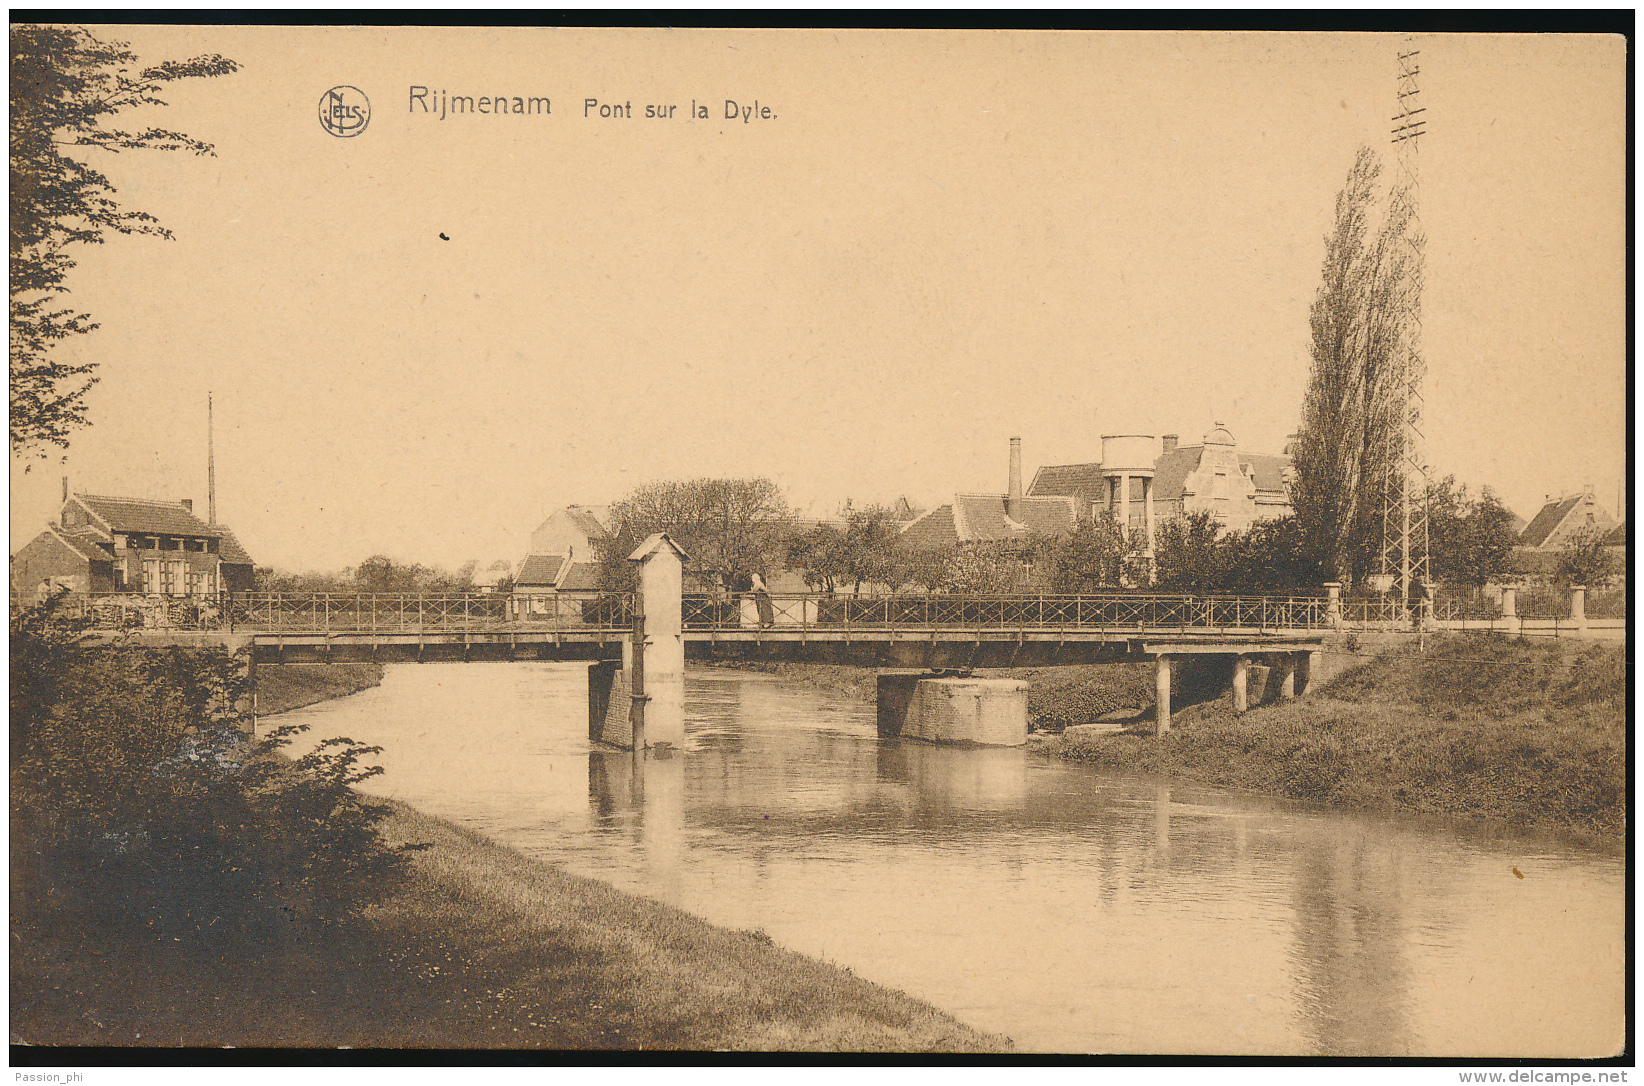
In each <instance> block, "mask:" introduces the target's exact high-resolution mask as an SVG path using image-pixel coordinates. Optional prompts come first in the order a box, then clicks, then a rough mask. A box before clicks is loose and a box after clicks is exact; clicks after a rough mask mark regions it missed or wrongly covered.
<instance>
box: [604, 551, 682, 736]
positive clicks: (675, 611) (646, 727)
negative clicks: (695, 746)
mask: <svg viewBox="0 0 1644 1086" xmlns="http://www.w3.org/2000/svg"><path fill="white" fill-rule="evenodd" d="M686 557H687V556H686V554H685V552H684V551H683V550H682V549H680V546H679V544H677V543H675V542H674V541H673V540H672V539H670V538H669V537H668V536H667V534H666V533H658V534H656V535H653V536H651V537H650V538H649V539H647V540H646V541H645V542H643V543H641V544H640V545H639V547H638V548H637V549H635V551H634V553H633V554H630V555H629V556H628V561H630V562H634V563H637V564H638V565H639V590H638V591H637V592H636V593H635V595H634V615H633V620H634V628H633V633H632V634H631V635H630V636H629V638H628V640H626V641H624V642H623V644H622V659H621V660H620V661H618V660H601V661H600V662H598V663H595V664H590V665H589V667H588V738H589V739H592V740H594V741H595V742H598V743H607V744H610V745H611V746H617V747H623V748H625V749H628V750H632V751H635V752H639V751H643V750H645V749H646V748H649V747H673V748H675V749H682V748H683V747H684V746H685V636H684V629H683V625H682V613H681V610H680V598H681V596H682V594H683V591H682V590H683V582H684V562H685V558H686Z"/></svg>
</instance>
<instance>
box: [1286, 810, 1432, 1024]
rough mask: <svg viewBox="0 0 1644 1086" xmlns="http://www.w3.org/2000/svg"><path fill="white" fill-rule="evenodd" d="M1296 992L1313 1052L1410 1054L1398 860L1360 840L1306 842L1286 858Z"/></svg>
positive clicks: (1391, 852)
mask: <svg viewBox="0 0 1644 1086" xmlns="http://www.w3.org/2000/svg"><path fill="white" fill-rule="evenodd" d="M1292 864H1293V868H1294V872H1295V874H1294V878H1293V881H1292V884H1291V885H1292V888H1293V891H1292V893H1293V898H1294V901H1295V909H1296V924H1295V935H1296V949H1295V951H1294V952H1293V957H1294V959H1295V961H1296V965H1297V992H1298V994H1299V996H1300V999H1301V1005H1302V1017H1303V1020H1304V1021H1305V1022H1306V1023H1307V1028H1308V1032H1309V1034H1310V1035H1311V1036H1312V1037H1313V1040H1314V1046H1313V1047H1314V1049H1315V1050H1316V1051H1319V1052H1330V1053H1335V1054H1339V1055H1343V1056H1376V1055H1408V1054H1410V1052H1411V1050H1412V1048H1413V1046H1414V1041H1415V1038H1414V1037H1413V1036H1412V1034H1411V1031H1410V1027H1409V1023H1408V1022H1406V1020H1405V1015H1404V1010H1403V1008H1404V1007H1405V1005H1406V1003H1407V1001H1408V1000H1407V996H1408V992H1407V973H1408V967H1407V965H1406V963H1405V960H1404V954H1403V936H1404V932H1403V924H1402V922H1401V921H1402V917H1403V915H1404V913H1405V911H1406V910H1405V908H1404V904H1405V903H1404V900H1403V895H1402V893H1401V892H1400V886H1399V879H1398V868H1399V857H1398V856H1397V854H1396V852H1393V851H1391V850H1385V849H1383V850H1373V849H1371V848H1370V847H1369V843H1368V842H1367V841H1366V840H1365V838H1364V837H1362V836H1356V837H1348V838H1346V839H1345V840H1337V841H1334V842H1325V841H1319V840H1316V839H1315V840H1304V841H1303V842H1301V845H1300V847H1299V848H1298V849H1297V850H1296V854H1295V858H1294V860H1293V861H1292Z"/></svg>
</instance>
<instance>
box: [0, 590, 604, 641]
mask: <svg viewBox="0 0 1644 1086" xmlns="http://www.w3.org/2000/svg"><path fill="white" fill-rule="evenodd" d="M32 602H35V601H32V600H22V599H18V598H13V600H12V606H13V607H14V608H16V607H18V606H20V605H26V604H28V603H32ZM59 606H60V608H61V611H60V613H61V614H63V615H65V616H66V617H69V618H88V619H89V620H90V625H91V627H92V628H93V629H99V630H129V631H139V630H155V631H169V630H229V631H238V632H247V633H261V632H271V633H292V634H298V633H382V634H393V633H419V632H462V631H468V632H474V633H480V632H487V631H495V632H505V631H509V630H542V629H573V628H574V629H579V630H593V631H614V630H623V631H626V630H627V629H628V628H629V626H630V625H631V623H632V621H633V619H632V615H631V606H630V604H629V602H628V597H627V596H606V597H601V598H600V599H596V600H579V599H566V598H562V597H558V596H523V595H520V596H507V595H481V594H471V595H445V596H423V595H412V594H403V595H395V594H370V593H361V594H326V593H318V594H312V593H304V594H299V593H279V592H252V593H236V594H224V595H221V596H144V595H140V594H137V593H113V594H106V595H91V596H88V595H86V594H84V593H72V594H68V595H65V596H64V597H63V599H62V602H61V604H60V605H59Z"/></svg>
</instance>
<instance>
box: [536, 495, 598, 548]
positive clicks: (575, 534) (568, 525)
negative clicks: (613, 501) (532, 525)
mask: <svg viewBox="0 0 1644 1086" xmlns="http://www.w3.org/2000/svg"><path fill="white" fill-rule="evenodd" d="M610 513H611V508H610V506H608V505H567V506H566V507H565V508H563V509H559V510H556V511H555V512H553V513H552V514H550V515H549V517H548V519H547V520H545V521H543V522H542V523H541V524H539V525H537V530H536V531H534V532H532V533H531V547H530V550H529V552H528V553H530V554H534V555H551V554H557V555H561V556H563V557H565V558H571V559H575V560H577V561H597V560H598V559H599V555H598V554H597V553H596V552H595V548H596V547H597V546H598V544H599V541H600V540H601V539H604V538H605V536H606V534H607V533H606V531H605V521H606V520H607V519H608V518H609V517H610Z"/></svg>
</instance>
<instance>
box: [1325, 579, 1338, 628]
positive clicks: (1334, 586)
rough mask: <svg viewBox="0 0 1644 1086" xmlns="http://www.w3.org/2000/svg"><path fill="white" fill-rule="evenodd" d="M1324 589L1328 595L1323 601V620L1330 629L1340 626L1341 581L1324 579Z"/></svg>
mask: <svg viewBox="0 0 1644 1086" xmlns="http://www.w3.org/2000/svg"><path fill="white" fill-rule="evenodd" d="M1324 591H1325V594H1326V596H1327V597H1328V598H1327V599H1326V600H1325V602H1324V614H1325V621H1327V622H1328V623H1329V624H1330V626H1331V628H1332V629H1339V628H1340V627H1341V582H1340V581H1326V582H1325V583H1324Z"/></svg>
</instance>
